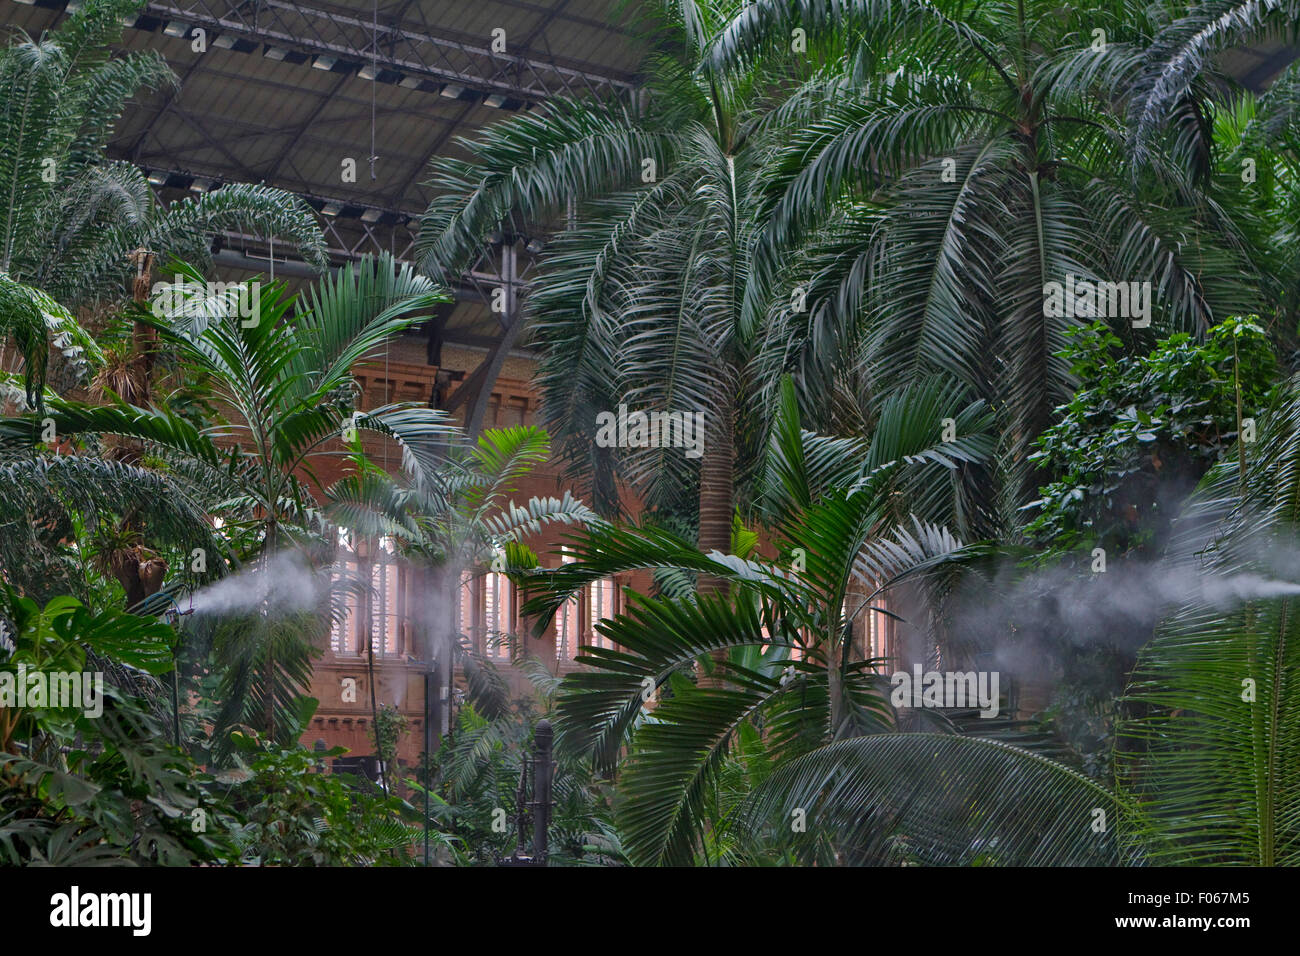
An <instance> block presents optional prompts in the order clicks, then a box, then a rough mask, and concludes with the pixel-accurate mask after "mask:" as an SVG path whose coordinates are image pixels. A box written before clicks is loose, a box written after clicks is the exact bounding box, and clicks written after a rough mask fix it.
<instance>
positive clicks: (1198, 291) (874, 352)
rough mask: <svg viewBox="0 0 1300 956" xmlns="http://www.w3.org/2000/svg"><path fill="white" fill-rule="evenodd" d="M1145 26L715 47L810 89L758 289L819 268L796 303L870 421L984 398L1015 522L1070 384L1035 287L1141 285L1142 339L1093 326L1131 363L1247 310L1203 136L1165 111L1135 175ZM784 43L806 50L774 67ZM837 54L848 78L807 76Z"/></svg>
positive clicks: (1149, 39)
mask: <svg viewBox="0 0 1300 956" xmlns="http://www.w3.org/2000/svg"><path fill="white" fill-rule="evenodd" d="M1159 16H1160V14H1159V13H1158V12H1156V11H1154V9H1146V8H1139V7H1137V6H1134V5H1131V4H1128V3H1126V2H1123V0H1119V2H1108V3H1104V4H1102V6H1101V7H1100V8H1098V7H1095V6H1093V7H1089V8H1088V9H1087V10H1086V11H1085V10H1083V9H1070V8H1067V9H1062V8H1060V6H1059V5H1058V4H1053V3H1047V2H1038V0H1026V2H1023V3H1017V4H993V5H988V4H985V5H974V6H972V5H970V4H966V3H962V2H949V0H939V2H934V3H930V2H914V0H846V2H843V3H829V4H828V3H822V2H820V0H758V2H756V3H753V4H746V5H745V6H744V8H743V9H741V10H739V11H737V12H736V14H735V16H734V18H733V19H732V20H731V22H730V23H729V24H728V25H727V26H726V27H725V29H723V30H722V31H721V32H720V33H719V35H718V36H717V38H716V40H715V41H714V43H713V44H712V46H711V49H710V56H711V59H712V62H713V64H714V65H715V66H716V67H717V68H719V69H723V68H728V69H731V70H733V71H735V72H738V73H740V74H742V75H748V74H749V73H751V72H752V71H753V70H754V69H756V68H757V67H758V66H759V65H761V64H767V63H773V62H775V63H781V64H795V65H798V64H803V65H804V69H805V71H806V72H811V73H812V75H811V76H810V77H809V78H808V79H807V80H806V81H805V83H804V85H803V88H802V90H801V91H800V92H798V93H797V94H795V96H794V97H793V100H792V101H794V102H798V101H800V100H802V102H804V103H805V104H806V116H807V120H808V121H807V123H806V124H805V126H804V128H803V129H800V130H796V131H795V132H794V133H793V134H792V135H791V137H790V139H789V142H788V145H787V148H786V149H785V150H784V152H783V156H782V157H781V158H780V159H779V160H778V163H779V173H778V175H777V176H775V177H774V178H773V180H772V181H771V183H770V189H769V191H768V193H767V196H766V201H765V206H764V210H763V215H762V218H763V220H764V222H765V230H764V234H763V239H762V242H761V244H760V248H759V250H758V252H757V253H756V259H757V261H758V263H759V264H758V268H759V270H760V271H764V270H766V271H772V270H776V269H778V268H779V267H780V265H781V264H782V263H784V262H786V261H790V260H791V259H792V258H793V261H795V262H796V263H798V264H799V267H800V268H805V266H804V264H803V263H802V262H800V261H799V259H798V257H797V256H795V255H794V254H795V253H797V252H798V251H799V250H801V249H802V250H809V249H810V248H811V249H813V250H816V249H818V247H821V246H825V247H826V249H825V251H823V252H815V254H814V256H813V261H814V262H821V263H822V264H823V265H824V268H823V269H822V271H821V273H820V275H819V279H818V284H817V288H816V291H815V294H814V295H813V302H812V303H810V304H811V306H812V308H813V309H814V310H818V309H823V310H825V312H826V313H827V314H828V316H830V317H831V318H832V320H833V321H832V325H833V327H835V328H836V329H837V330H839V334H840V336H841V337H842V338H845V339H846V340H847V341H850V342H857V343H860V355H859V360H860V362H861V363H862V366H863V368H864V369H865V374H866V375H867V378H868V379H869V381H870V382H871V384H872V387H873V394H874V396H875V400H877V401H879V400H881V399H883V398H884V397H885V396H888V395H890V394H892V393H894V392H896V391H897V389H899V388H900V387H902V386H903V385H905V384H906V383H908V382H912V381H915V380H916V379H917V378H918V377H923V376H926V375H929V374H932V373H935V372H941V373H943V374H946V375H949V376H951V377H952V378H954V379H955V380H957V381H959V382H962V383H964V384H966V385H967V386H968V387H970V388H972V389H974V390H975V393H976V394H978V395H981V396H983V397H985V398H986V399H987V400H988V401H989V402H990V403H991V404H993V405H994V407H995V408H996V410H997V411H998V413H999V415H1000V417H1001V420H1002V433H1003V453H1002V455H1001V456H1000V458H1001V459H1002V460H1003V461H1004V462H1005V463H1007V470H1008V477H1009V479H1010V481H1009V483H1008V486H1007V487H1008V489H1009V491H1010V495H1009V503H1010V504H1015V503H1016V502H1021V503H1023V500H1024V497H1025V496H1026V495H1027V494H1028V493H1030V492H1031V491H1032V490H1033V488H1034V486H1035V483H1036V482H1035V476H1034V475H1033V473H1032V469H1031V466H1030V465H1029V463H1028V462H1027V455H1028V452H1029V449H1030V445H1031V443H1032V442H1033V440H1034V438H1035V437H1036V436H1037V435H1038V434H1039V432H1040V431H1041V430H1042V428H1043V427H1044V425H1045V424H1046V423H1047V422H1048V421H1049V420H1050V419H1049V416H1050V413H1051V410H1052V409H1053V408H1054V407H1055V406H1056V405H1058V404H1060V403H1062V402H1063V401H1065V400H1066V399H1067V398H1068V396H1069V395H1070V394H1071V393H1072V391H1073V387H1074V384H1075V383H1074V380H1073V377H1072V373H1071V370H1070V368H1069V367H1068V365H1067V364H1066V363H1065V362H1064V361H1063V360H1062V359H1061V358H1060V357H1059V356H1058V355H1057V353H1058V352H1059V351H1060V350H1061V349H1062V347H1063V346H1064V344H1065V333H1066V332H1067V331H1069V330H1070V329H1071V328H1073V327H1075V326H1077V325H1079V324H1081V322H1082V321H1085V320H1084V319H1081V318H1073V317H1070V316H1069V315H1068V313H1065V312H1064V310H1061V313H1062V314H1049V313H1051V312H1052V311H1053V310H1050V309H1048V308H1045V292H1046V289H1047V285H1048V283H1053V282H1059V283H1062V284H1064V283H1065V282H1066V281H1067V277H1068V276H1071V275H1073V276H1075V277H1077V279H1080V280H1093V281H1095V280H1103V281H1113V282H1121V281H1122V282H1128V281H1149V282H1150V283H1151V286H1152V315H1151V319H1152V321H1151V331H1147V332H1143V331H1140V330H1137V329H1135V328H1133V327H1132V325H1131V323H1130V321H1129V317H1125V316H1115V317H1112V319H1111V321H1112V323H1113V325H1114V326H1115V330H1116V332H1117V333H1118V334H1120V335H1122V336H1124V337H1125V338H1126V339H1127V340H1129V341H1132V340H1134V339H1135V338H1136V339H1139V340H1141V338H1142V337H1143V336H1149V335H1151V334H1153V333H1154V332H1155V331H1156V330H1163V331H1165V332H1169V331H1174V330H1185V331H1191V332H1200V331H1202V330H1203V329H1205V328H1206V327H1208V325H1210V324H1211V323H1212V322H1213V321H1214V320H1215V319H1214V317H1215V316H1216V315H1218V316H1220V317H1221V316H1222V315H1226V314H1229V313H1231V312H1233V311H1234V310H1240V309H1244V308H1254V309H1255V310H1258V309H1259V305H1260V303H1259V301H1258V299H1259V289H1260V283H1259V282H1258V281H1256V280H1257V278H1258V276H1259V275H1260V272H1261V270H1260V265H1261V263H1260V262H1259V261H1258V256H1257V252H1256V250H1255V249H1254V247H1253V246H1252V244H1251V242H1250V241H1249V239H1248V233H1249V229H1248V227H1247V225H1246V224H1244V223H1241V222H1238V221H1237V217H1236V211H1235V207H1234V206H1233V205H1232V203H1231V202H1230V201H1229V198H1228V197H1226V196H1225V195H1224V194H1223V193H1221V192H1218V191H1216V190H1214V189H1211V188H1208V186H1207V176H1208V164H1209V162H1210V161H1211V159H1212V157H1210V156H1208V155H1206V154H1204V153H1203V152H1198V151H1197V150H1194V149H1191V147H1189V145H1188V137H1187V136H1186V135H1184V134H1183V132H1182V131H1183V129H1184V128H1185V127H1186V126H1188V125H1189V124H1194V123H1197V122H1202V121H1203V115H1202V114H1201V113H1200V112H1198V111H1199V110H1200V109H1201V103H1200V101H1199V100H1196V99H1195V98H1192V99H1190V100H1180V101H1179V102H1177V103H1173V102H1162V104H1161V105H1160V107H1159V109H1158V110H1157V114H1156V115H1158V116H1159V117H1160V119H1161V120H1162V122H1167V123H1168V125H1169V126H1170V127H1171V128H1168V129H1166V130H1165V131H1164V133H1163V135H1161V136H1152V137H1148V138H1146V139H1144V140H1143V142H1144V144H1145V146H1146V151H1145V152H1144V153H1142V154H1141V155H1142V157H1143V159H1142V162H1141V163H1135V162H1134V161H1133V159H1134V156H1135V153H1134V152H1133V150H1132V149H1131V148H1130V147H1131V145H1132V144H1131V142H1130V137H1129V135H1128V129H1127V121H1128V115H1127V113H1126V109H1125V106H1126V104H1131V103H1134V102H1136V101H1137V100H1136V99H1135V97H1138V96H1139V95H1140V91H1141V89H1142V83H1143V77H1144V76H1146V75H1147V73H1148V72H1149V70H1150V67H1149V65H1148V64H1149V61H1148V49H1149V47H1150V46H1151V44H1152V43H1153V41H1154V38H1156V37H1157V34H1158V32H1159V30H1160V27H1161V23H1160V21H1159V20H1158V19H1156V18H1158V17H1159ZM796 30H802V31H804V32H806V34H807V37H808V50H809V51H810V52H807V53H804V52H792V51H791V41H790V37H791V34H792V31H796ZM1098 31H1100V32H1098ZM846 45H848V46H850V47H851V49H853V50H854V53H853V56H852V59H851V62H850V65H849V67H848V68H847V70H846V69H845V68H844V67H843V66H841V65H839V64H835V65H831V64H830V62H829V61H828V60H826V59H819V58H818V57H819V56H826V55H828V54H827V52H826V51H828V50H830V51H834V50H839V49H843V48H844V47H845V46H846ZM823 64H825V65H823ZM846 74H847V78H846ZM827 230H830V236H829V240H827V239H822V238H819V236H820V235H821V234H823V233H825V232H826V231H827ZM1147 344H1149V342H1148V343H1147ZM1007 513H1008V512H1006V511H1005V510H1004V515H1005V514H1007Z"/></svg>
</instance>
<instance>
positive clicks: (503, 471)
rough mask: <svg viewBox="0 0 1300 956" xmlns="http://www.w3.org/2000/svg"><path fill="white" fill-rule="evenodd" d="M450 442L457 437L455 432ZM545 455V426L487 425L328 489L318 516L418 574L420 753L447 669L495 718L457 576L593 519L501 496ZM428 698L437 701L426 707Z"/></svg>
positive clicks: (434, 721) (507, 639)
mask: <svg viewBox="0 0 1300 956" xmlns="http://www.w3.org/2000/svg"><path fill="white" fill-rule="evenodd" d="M457 438H458V439H459V438H460V436H457ZM549 457H550V441H549V439H548V437H547V435H546V432H545V431H543V430H541V429H540V428H536V427H533V426H519V427H515V428H505V429H487V430H486V431H484V432H483V434H482V435H480V436H479V437H478V440H477V442H475V443H474V444H465V443H463V442H462V441H460V440H457V441H454V442H453V441H449V442H448V444H447V446H446V447H445V448H444V449H443V457H442V458H441V459H439V460H437V461H435V462H433V463H431V462H429V461H428V460H422V459H420V458H417V457H414V456H410V457H408V458H406V460H405V461H404V462H403V466H402V471H401V473H400V474H399V475H398V476H392V475H389V474H387V473H386V472H383V471H380V470H379V469H377V468H374V467H370V468H366V467H364V466H363V463H362V462H360V461H359V462H358V465H359V466H362V467H359V468H358V470H357V471H356V473H355V474H353V475H351V476H349V477H347V478H344V479H342V480H340V481H339V482H337V483H336V484H335V485H334V486H332V487H331V488H330V489H329V493H328V502H327V509H326V513H327V514H328V515H329V517H330V518H331V519H332V520H333V521H335V522H337V523H338V524H339V525H340V526H343V527H346V528H350V529H351V530H352V531H353V532H354V533H356V534H360V535H363V536H366V537H368V538H372V539H374V538H379V537H381V536H382V537H386V538H387V539H388V540H390V541H393V542H395V543H396V545H397V547H398V548H399V549H400V553H401V554H402V555H403V557H404V558H405V559H406V560H409V561H410V562H411V563H412V564H413V565H414V567H415V568H416V569H417V570H418V572H419V573H420V574H421V579H420V581H419V583H418V584H417V585H416V588H415V592H416V597H415V599H414V600H413V601H412V604H413V605H414V609H415V610H414V616H415V619H416V620H415V627H416V631H417V633H419V634H421V635H422V636H423V638H424V648H423V650H424V660H425V667H426V682H425V694H424V707H425V710H424V724H423V726H424V734H425V736H424V752H425V754H432V753H433V752H434V737H433V730H434V727H435V725H437V726H440V727H441V728H442V732H443V733H444V734H447V733H450V732H451V727H450V722H451V720H450V718H451V713H450V701H451V691H452V674H453V671H454V668H455V666H456V665H457V664H460V665H461V666H462V668H463V669H464V672H465V674H466V677H467V681H468V686H469V690H470V694H471V696H472V698H473V699H474V701H475V702H476V703H478V704H480V705H482V706H484V707H485V708H486V709H487V713H486V716H487V717H489V718H496V717H498V716H500V712H501V711H502V700H503V694H502V693H501V692H499V691H500V688H498V687H497V686H496V683H497V682H496V681H495V680H494V675H495V674H496V671H495V668H493V666H492V664H491V662H490V661H489V660H485V659H484V658H483V657H482V655H480V654H479V653H478V652H477V650H476V648H475V643H476V642H475V641H473V640H471V639H469V638H470V637H471V636H469V635H464V634H462V633H461V621H462V617H461V605H460V598H461V586H462V580H463V576H464V575H465V574H467V573H469V574H482V573H483V570H484V568H485V566H488V565H489V564H493V563H498V562H503V561H504V559H505V556H506V554H507V553H508V554H509V555H510V556H511V557H512V559H513V560H514V561H515V562H520V561H522V562H524V563H535V562H536V556H535V555H534V554H533V553H532V552H531V551H530V549H529V548H528V547H527V546H526V545H525V544H524V543H523V541H522V538H523V537H524V536H526V535H529V534H536V533H537V532H539V531H541V530H542V529H543V528H544V527H545V526H547V525H548V524H553V523H555V522H563V523H566V524H571V523H577V524H585V523H590V522H593V521H596V520H598V519H597V517H596V515H595V513H594V512H592V511H591V510H590V509H589V508H587V507H586V505H584V504H582V503H581V502H579V501H577V500H575V499H574V498H573V496H572V495H571V494H570V493H569V492H567V491H566V492H565V493H564V495H563V497H561V498H533V499H531V500H529V501H528V503H527V504H525V505H523V506H520V505H517V504H515V503H514V502H513V501H512V500H509V496H510V495H511V494H512V493H513V492H514V490H515V485H516V483H517V482H518V481H519V479H520V478H522V477H523V476H524V475H526V474H527V473H528V472H530V471H531V470H532V469H533V468H534V467H536V466H537V465H538V464H540V463H542V462H544V461H546V460H547V459H548V458H549ZM483 638H484V641H485V642H498V643H499V644H509V645H510V646H511V649H512V651H513V653H512V655H511V656H512V658H516V659H526V658H528V657H529V656H530V655H528V654H527V651H526V649H524V648H522V647H520V646H519V644H518V643H516V635H513V634H508V633H492V634H486V635H484V636H483ZM435 700H443V701H446V703H445V704H442V705H440V706H441V709H440V712H439V713H437V714H435V713H434V707H435V706H436V705H435V703H434V701H435ZM423 792H424V798H425V805H424V814H425V830H424V834H425V840H424V856H425V865H426V866H427V865H429V863H430V859H431V856H430V853H431V847H430V827H431V825H432V811H431V807H430V803H429V801H430V797H431V792H430V786H428V785H426V786H425V787H424V791H423Z"/></svg>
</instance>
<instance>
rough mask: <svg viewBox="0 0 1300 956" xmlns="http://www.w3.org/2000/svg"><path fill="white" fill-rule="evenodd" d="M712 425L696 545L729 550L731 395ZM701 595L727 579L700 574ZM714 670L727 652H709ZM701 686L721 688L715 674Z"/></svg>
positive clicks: (723, 586)
mask: <svg viewBox="0 0 1300 956" xmlns="http://www.w3.org/2000/svg"><path fill="white" fill-rule="evenodd" d="M720 404H721V407H720V408H719V409H718V417H717V420H716V423H715V424H714V427H713V428H712V429H710V430H708V431H707V432H706V435H707V436H708V437H707V440H706V441H705V443H704V453H703V455H702V457H701V461H700V534H699V547H700V550H701V551H703V552H705V553H706V554H707V553H708V552H710V551H721V552H722V553H723V554H729V553H730V552H731V520H732V516H733V515H734V514H735V510H736V504H735V497H736V477H735V452H734V447H735V445H734V443H735V437H734V433H735V411H734V404H733V402H732V400H731V397H730V395H727V396H725V398H724V399H723V401H722V402H721V403H720ZM695 590H696V593H697V594H698V595H699V596H700V597H702V598H703V597H707V596H713V595H720V594H725V593H726V592H727V582H726V581H725V580H723V579H722V578H717V577H714V576H713V575H711V574H701V575H700V577H699V581H698V582H697V583H696V587H695ZM710 656H711V657H712V658H713V662H714V667H715V669H716V668H718V667H720V666H722V665H723V664H725V662H726V660H727V652H726V651H714V652H713V653H712V654H711V655H710ZM700 686H702V687H721V686H722V680H721V678H720V677H718V676H715V675H704V676H703V677H702V678H701V679H700Z"/></svg>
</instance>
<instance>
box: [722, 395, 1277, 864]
mask: <svg viewBox="0 0 1300 956" xmlns="http://www.w3.org/2000/svg"><path fill="white" fill-rule="evenodd" d="M1261 422H1262V424H1261V430H1260V435H1259V439H1258V441H1257V442H1256V443H1253V444H1250V445H1248V446H1247V447H1246V448H1243V449H1242V454H1243V455H1244V456H1245V457H1246V460H1247V468H1245V469H1244V470H1243V469H1242V468H1241V467H1240V464H1239V462H1238V461H1236V460H1234V458H1235V456H1231V455H1230V456H1228V458H1227V459H1226V460H1225V461H1223V462H1221V463H1220V464H1218V465H1216V466H1215V467H1214V468H1213V469H1212V470H1211V471H1210V473H1209V474H1208V475H1207V476H1206V478H1205V480H1204V482H1203V483H1202V485H1201V487H1200V488H1199V489H1198V491H1197V493H1196V494H1195V496H1194V497H1193V498H1192V500H1191V503H1190V505H1189V507H1188V509H1187V510H1186V512H1185V513H1184V515H1183V516H1182V517H1181V519H1180V521H1179V522H1178V524H1177V526H1176V531H1175V536H1174V540H1173V542H1172V543H1171V546H1170V548H1169V554H1168V557H1167V567H1166V571H1165V573H1166V574H1167V575H1169V576H1170V577H1179V576H1181V577H1182V578H1183V579H1188V578H1191V579H1196V580H1198V581H1199V582H1200V586H1199V587H1198V588H1197V589H1196V590H1195V591H1194V592H1193V594H1192V596H1191V597H1190V598H1189V599H1188V600H1187V601H1186V602H1184V603H1183V604H1182V606H1180V607H1177V608H1175V609H1174V610H1173V612H1172V614H1171V615H1170V616H1169V617H1168V618H1167V619H1166V620H1165V621H1164V623H1163V624H1162V625H1161V627H1160V628H1159V629H1158V630H1157V632H1156V634H1155V636H1154V637H1153V638H1152V640H1151V641H1150V642H1149V643H1148V644H1147V645H1146V646H1145V647H1144V648H1143V650H1142V653H1141V655H1140V657H1139V660H1138V664H1137V668H1136V670H1135V672H1134V675H1133V680H1132V682H1131V684H1130V686H1129V688H1128V691H1127V692H1126V694H1125V696H1124V698H1123V699H1122V704H1123V705H1124V711H1123V716H1122V719H1121V722H1120V725H1119V730H1118V742H1117V744H1116V754H1115V764H1116V768H1117V773H1116V778H1115V783H1114V786H1113V787H1109V788H1108V787H1105V786H1104V785H1102V784H1100V783H1098V782H1096V781H1091V780H1087V779H1086V778H1084V777H1082V776H1080V775H1079V774H1077V773H1075V772H1074V771H1072V770H1071V769H1070V768H1068V767H1066V766H1064V765H1061V764H1059V763H1057V762H1055V761H1053V760H1051V759H1049V758H1047V757H1044V756H1043V755H1041V754H1034V753H1030V752H1028V751H1025V750H1022V749H1019V748H1015V747H1009V746H1007V745H1006V744H1005V743H1002V742H998V741H993V740H985V739H980V738H978V737H969V736H951V735H948V736H934V735H927V734H895V735H892V736H883V735H875V736H864V737H860V738H855V739H850V740H844V741H840V742H837V743H836V744H833V745H832V746H830V747H827V748H824V749H823V750H821V751H817V752H813V753H810V754H806V755H804V756H802V757H800V758H798V759H796V760H794V761H791V762H790V763H788V764H786V765H784V766H781V767H778V768H777V770H776V771H774V772H773V773H772V775H771V776H770V777H769V778H768V780H767V781H765V782H764V783H763V784H761V785H760V786H759V787H758V788H757V789H756V790H755V792H754V794H753V796H752V798H751V800H750V801H749V804H748V806H747V807H746V808H745V811H744V812H743V813H741V814H739V815H738V819H739V820H741V821H742V822H741V823H740V829H741V832H742V833H744V834H759V835H769V836H770V835H771V834H773V833H780V834H781V835H782V836H783V837H784V838H785V845H787V846H790V847H791V848H792V850H793V852H796V853H797V854H798V855H799V856H800V857H801V858H804V859H816V858H818V849H819V847H818V845H817V844H818V839H817V838H815V837H813V836H804V835H801V834H789V833H786V832H785V831H786V829H787V827H786V826H785V822H784V821H786V820H788V819H789V816H790V814H791V812H792V811H794V810H795V809H799V810H801V811H802V812H803V813H804V814H805V815H806V817H807V819H809V820H813V819H816V820H817V823H816V824H815V825H814V824H810V825H809V827H808V828H807V830H806V833H807V834H819V835H821V836H825V835H826V834H833V837H834V841H835V842H837V843H839V845H840V846H841V847H843V846H846V845H847V846H848V847H850V848H852V850H853V852H854V854H855V855H856V856H857V857H859V858H862V859H868V860H873V861H877V862H894V863H898V862H912V863H917V862H923V863H937V864H1010V865H1015V864H1032V863H1039V864H1064V863H1085V862H1093V863H1112V864H1113V863H1144V862H1152V863H1160V864H1165V865H1207V864H1237V865H1255V866H1281V865H1295V864H1296V862H1297V858H1296V852H1297V847H1300V832H1297V816H1296V813H1295V808H1296V806H1297V805H1298V804H1300V791H1298V790H1297V780H1296V777H1295V774H1294V773H1293V772H1292V770H1291V768H1292V767H1293V766H1294V765H1295V760H1296V754H1297V747H1298V746H1300V744H1298V743H1297V738H1298V737H1300V723H1298V722H1297V699H1296V688H1295V682H1294V681H1293V680H1292V679H1291V675H1292V674H1293V672H1294V670H1295V667H1296V660H1295V658H1296V653H1297V652H1296V650H1295V647H1296V641H1295V635H1294V634H1293V633H1292V631H1293V630H1294V623H1293V622H1294V617H1295V615H1294V614H1293V613H1292V612H1293V611H1294V608H1293V607H1292V604H1293V602H1294V600H1295V592H1296V585H1294V584H1293V583H1290V582H1288V581H1286V580H1285V579H1283V580H1278V579H1277V578H1278V576H1283V575H1290V574H1293V572H1294V567H1295V547H1296V540H1297V527H1298V526H1297V520H1298V519H1300V515H1297V514H1296V510H1295V502H1296V501H1297V500H1300V499H1298V498H1297V487H1296V481H1297V475H1298V474H1300V470H1298V469H1297V455H1298V454H1300V382H1297V381H1296V380H1292V381H1291V382H1290V383H1288V385H1287V387H1286V388H1284V389H1282V390H1281V391H1280V393H1279V394H1278V395H1277V396H1276V397H1275V399H1274V400H1273V402H1272V403H1271V405H1270V407H1269V408H1268V409H1267V411H1266V412H1265V413H1264V415H1262V416H1261Z"/></svg>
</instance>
